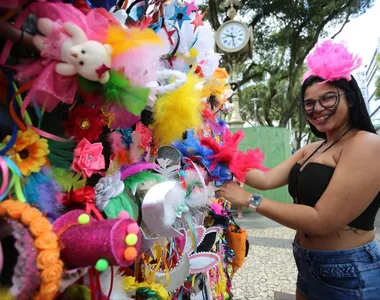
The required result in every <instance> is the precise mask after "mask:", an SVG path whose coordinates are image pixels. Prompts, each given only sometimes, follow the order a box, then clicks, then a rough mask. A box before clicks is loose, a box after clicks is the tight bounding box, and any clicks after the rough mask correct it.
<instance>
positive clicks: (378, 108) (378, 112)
mask: <svg viewBox="0 0 380 300" xmlns="http://www.w3.org/2000/svg"><path fill="white" fill-rule="evenodd" d="M379 54H380V38H379V40H378V44H377V48H376V50H375V51H374V54H373V56H372V59H371V62H370V63H369V65H368V67H367V70H366V76H365V77H366V83H367V97H368V98H367V99H368V104H367V107H368V113H369V115H370V116H371V120H372V123H373V125H374V126H375V128H376V129H377V130H378V132H379V131H380V99H378V98H376V95H375V91H376V80H377V78H378V77H379V75H380V69H379V64H378V62H377V56H378V55H379Z"/></svg>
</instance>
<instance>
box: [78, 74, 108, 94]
mask: <svg viewBox="0 0 380 300" xmlns="http://www.w3.org/2000/svg"><path fill="white" fill-rule="evenodd" d="M78 84H79V88H80V89H81V90H83V91H85V92H87V93H101V92H102V89H103V85H102V84H101V83H99V82H96V81H91V80H88V79H86V78H83V77H82V76H78Z"/></svg>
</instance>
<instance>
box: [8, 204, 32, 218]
mask: <svg viewBox="0 0 380 300" xmlns="http://www.w3.org/2000/svg"><path fill="white" fill-rule="evenodd" d="M6 202H7V201H4V204H5V205H6V204H7V203H6ZM8 203H9V202H8ZM9 204H10V203H9ZM5 208H6V210H7V213H8V215H9V216H10V217H12V218H13V219H19V218H20V217H21V215H22V212H23V211H24V210H25V209H26V208H27V204H25V203H22V202H19V201H18V202H15V203H14V204H12V205H9V206H8V207H7V206H5Z"/></svg>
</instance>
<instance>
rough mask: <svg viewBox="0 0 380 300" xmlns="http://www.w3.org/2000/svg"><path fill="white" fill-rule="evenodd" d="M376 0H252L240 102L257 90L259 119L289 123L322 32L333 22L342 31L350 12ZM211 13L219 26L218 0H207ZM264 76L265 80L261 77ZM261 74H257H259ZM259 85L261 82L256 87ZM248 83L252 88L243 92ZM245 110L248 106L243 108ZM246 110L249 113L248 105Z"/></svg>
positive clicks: (247, 3)
mask: <svg viewBox="0 0 380 300" xmlns="http://www.w3.org/2000/svg"><path fill="white" fill-rule="evenodd" d="M372 4H373V0H318V1H313V0H271V1H263V0H247V1H244V3H243V5H242V7H241V8H240V11H244V12H247V13H246V14H245V15H246V16H248V15H251V18H250V19H249V22H248V24H247V25H249V26H252V27H253V32H254V34H253V38H254V52H255V53H254V57H253V59H252V60H248V61H246V62H245V63H244V64H243V67H242V72H241V76H240V80H239V86H240V89H241V90H242V95H243V96H242V98H241V99H242V100H241V102H242V103H241V107H245V108H249V106H250V105H253V103H251V104H250V103H249V102H252V101H251V99H252V96H245V93H249V92H250V91H255V92H256V93H257V94H258V95H259V97H260V102H259V103H260V108H261V109H260V117H259V119H260V122H262V124H264V125H267V126H273V121H274V120H278V121H279V126H281V127H285V126H286V125H287V123H288V121H289V120H290V119H291V118H292V119H295V118H297V117H296V115H297V113H296V112H297V111H296V108H297V104H298V99H299V97H298V92H299V87H300V79H301V77H302V74H303V72H304V70H305V69H304V60H305V58H306V56H307V54H308V53H309V52H310V50H311V49H312V48H313V47H314V45H315V43H316V42H317V41H318V39H319V38H320V37H327V30H328V29H329V28H331V27H332V26H334V27H336V26H337V25H340V28H339V30H338V31H337V32H335V33H334V34H333V35H332V36H331V37H332V38H333V37H335V36H336V35H337V34H338V33H339V32H341V31H342V29H343V28H344V26H345V25H346V24H347V23H348V22H349V21H350V19H351V18H353V17H355V16H358V15H360V14H363V13H364V12H365V11H366V9H367V8H369V7H370V6H371V5H372ZM207 10H208V12H209V13H208V18H209V21H210V23H211V25H212V27H213V28H214V30H217V29H218V28H219V26H220V24H221V20H223V18H224V13H223V11H221V8H220V6H219V5H218V1H217V0H208V8H207ZM257 78H261V80H257ZM255 79H256V80H255ZM251 85H254V86H255V87H256V88H252V87H251ZM244 89H248V90H247V91H246V92H244ZM244 111H245V110H244ZM245 114H246V115H248V113H247V112H246V111H245Z"/></svg>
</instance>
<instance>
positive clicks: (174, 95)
mask: <svg viewBox="0 0 380 300" xmlns="http://www.w3.org/2000/svg"><path fill="white" fill-rule="evenodd" d="M198 83H200V78H199V77H198V76H197V75H195V74H191V73H189V74H188V75H187V81H186V83H185V84H184V85H183V86H182V87H180V88H179V89H177V90H175V91H173V92H170V93H167V94H165V95H164V96H162V97H161V98H159V99H158V100H157V101H156V103H155V105H154V113H153V119H154V123H153V125H152V129H153V131H154V136H155V137H156V139H157V140H156V142H157V143H158V144H161V145H163V144H171V143H172V142H174V141H176V140H180V139H182V134H183V133H184V132H185V131H186V130H188V129H197V128H199V127H200V126H201V124H202V118H201V91H200V90H199V89H198V88H197V84H198Z"/></svg>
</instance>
